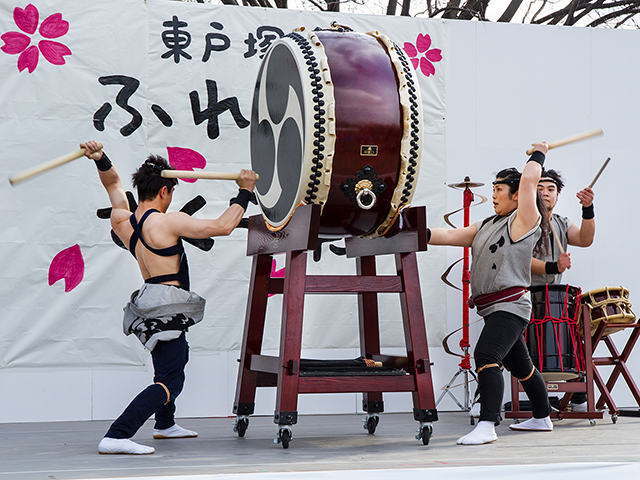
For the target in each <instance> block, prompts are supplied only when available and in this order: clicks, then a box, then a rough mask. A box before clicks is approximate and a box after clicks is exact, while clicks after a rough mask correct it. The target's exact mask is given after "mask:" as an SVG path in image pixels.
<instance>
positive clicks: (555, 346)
mask: <svg viewBox="0 0 640 480" xmlns="http://www.w3.org/2000/svg"><path fill="white" fill-rule="evenodd" d="M529 290H530V291H531V302H532V311H531V321H530V322H529V325H528V327H527V331H526V343H527V347H528V349H529V354H530V355H531V360H532V361H533V364H534V366H536V367H537V368H538V370H540V373H542V376H543V377H544V379H545V380H546V381H560V380H571V379H573V378H577V377H578V376H579V372H580V371H581V370H582V369H583V368H584V362H583V361H582V347H581V345H582V344H581V343H580V339H579V336H578V328H577V327H578V316H579V310H580V309H579V308H577V306H578V300H579V298H580V289H579V288H578V287H574V286H571V285H533V286H531V287H530V289H529Z"/></svg>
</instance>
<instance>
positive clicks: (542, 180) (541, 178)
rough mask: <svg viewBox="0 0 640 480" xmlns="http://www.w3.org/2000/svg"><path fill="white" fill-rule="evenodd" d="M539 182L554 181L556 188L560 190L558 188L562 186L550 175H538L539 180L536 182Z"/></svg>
mask: <svg viewBox="0 0 640 480" xmlns="http://www.w3.org/2000/svg"><path fill="white" fill-rule="evenodd" d="M540 182H551V183H555V185H556V187H557V188H558V190H560V188H562V187H561V186H560V184H559V182H558V181H557V180H556V179H555V178H552V177H540V180H538V183H540Z"/></svg>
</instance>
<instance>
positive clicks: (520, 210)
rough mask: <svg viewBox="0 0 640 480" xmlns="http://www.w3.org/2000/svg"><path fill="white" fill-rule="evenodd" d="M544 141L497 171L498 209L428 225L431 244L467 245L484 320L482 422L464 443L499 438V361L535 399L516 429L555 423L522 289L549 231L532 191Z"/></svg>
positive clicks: (479, 358) (479, 356) (478, 355)
mask: <svg viewBox="0 0 640 480" xmlns="http://www.w3.org/2000/svg"><path fill="white" fill-rule="evenodd" d="M548 148H549V146H548V145H547V143H546V142H543V143H537V144H534V152H533V154H532V155H531V157H530V158H529V161H528V162H527V164H526V166H525V168H524V170H523V172H522V174H520V173H519V172H518V170H516V169H515V168H511V169H505V170H502V171H501V172H498V174H497V175H496V180H495V182H493V195H492V200H493V208H494V211H495V213H496V215H494V216H493V217H489V218H487V219H485V220H484V221H482V222H477V223H475V224H473V225H471V226H469V227H466V228H458V229H443V228H436V229H432V230H429V233H430V239H429V243H430V244H432V245H452V246H459V247H471V255H472V264H471V294H472V303H474V304H475V306H476V307H477V309H478V314H479V315H481V316H482V317H484V321H485V325H484V328H483V329H482V333H481V334H480V337H479V339H478V342H477V345H476V347H475V351H474V359H475V364H476V372H477V373H478V393H479V395H480V404H481V409H480V421H479V422H478V424H477V425H476V427H475V429H474V430H473V431H472V432H471V433H469V434H467V435H465V436H463V437H461V438H459V439H458V441H457V443H458V444H461V445H480V444H484V443H491V442H494V441H496V440H497V438H498V436H497V435H496V432H495V426H496V425H498V424H499V422H500V410H501V406H502V397H503V394H504V379H503V376H502V369H503V368H504V367H506V368H507V370H509V371H510V372H511V373H512V374H513V375H514V376H515V377H516V378H518V379H519V380H520V382H521V384H522V386H523V388H524V390H525V392H526V393H527V395H528V397H529V400H530V401H531V404H532V410H533V418H531V419H529V420H527V421H525V422H522V423H520V424H518V425H517V429H519V430H542V431H550V430H553V424H552V423H551V419H550V416H549V415H550V414H551V406H550V405H549V399H548V396H547V389H546V385H545V383H544V379H543V378H542V375H541V374H540V372H539V371H538V370H537V369H536V368H535V367H534V365H533V363H532V361H531V357H530V356H529V351H528V349H527V346H526V344H525V342H524V332H525V330H526V327H527V324H528V322H529V318H530V317H531V299H530V295H529V292H528V290H527V287H528V286H529V285H530V284H531V257H532V255H533V250H534V249H535V248H543V245H544V244H545V240H546V238H547V236H546V235H547V232H548V217H546V215H542V213H543V210H544V207H543V205H542V202H541V201H539V199H538V193H537V185H538V181H539V180H540V174H541V173H542V166H543V164H544V160H545V154H546V153H547V150H548ZM511 427H514V425H511Z"/></svg>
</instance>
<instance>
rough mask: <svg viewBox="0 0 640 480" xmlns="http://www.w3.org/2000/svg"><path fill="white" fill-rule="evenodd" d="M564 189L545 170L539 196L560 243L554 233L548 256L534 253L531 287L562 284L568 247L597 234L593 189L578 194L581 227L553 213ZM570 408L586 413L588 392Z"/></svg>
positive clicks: (588, 242)
mask: <svg viewBox="0 0 640 480" xmlns="http://www.w3.org/2000/svg"><path fill="white" fill-rule="evenodd" d="M563 187H564V181H563V180H562V177H561V176H560V174H559V173H558V172H556V171H555V170H551V169H549V170H546V169H542V176H541V177H540V181H539V182H538V193H539V194H540V195H541V196H542V200H543V201H544V205H545V207H546V210H547V215H548V218H549V221H550V223H551V225H552V226H553V228H554V230H555V232H556V234H557V240H556V239H554V238H553V237H554V236H553V234H551V236H550V238H549V250H548V252H547V253H546V254H543V253H542V252H534V254H533V258H532V260H531V285H544V284H545V283H549V284H554V283H555V284H558V283H561V282H562V274H563V272H564V271H565V270H566V269H568V268H571V254H570V253H569V252H567V245H572V246H575V247H589V246H591V244H592V243H593V239H594V237H595V234H596V220H595V213H594V210H593V199H594V197H595V195H594V193H593V190H592V189H591V188H590V187H586V188H584V189H582V190H580V191H579V192H578V193H577V194H576V197H578V200H580V203H581V204H582V222H581V223H580V227H578V226H577V225H576V224H574V223H573V222H572V221H571V220H569V219H568V218H567V217H562V216H560V215H558V214H557V213H553V209H554V208H555V206H556V204H557V203H558V197H559V195H560V192H561V191H562V188H563ZM558 243H560V245H561V246H562V249H560V246H559V245H558ZM562 252H564V253H562ZM571 408H572V410H573V411H574V412H586V411H587V395H586V393H584V392H576V393H574V394H573V396H572V397H571Z"/></svg>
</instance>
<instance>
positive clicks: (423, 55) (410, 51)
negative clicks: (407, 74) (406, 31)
mask: <svg viewBox="0 0 640 480" xmlns="http://www.w3.org/2000/svg"><path fill="white" fill-rule="evenodd" d="M404 51H405V52H406V54H407V55H409V58H410V59H411V63H412V64H413V68H415V69H416V70H418V67H420V71H421V72H422V74H423V75H424V76H425V77H429V76H431V75H434V74H435V73H436V67H435V65H434V63H437V62H439V61H441V60H442V50H440V49H439V48H431V36H429V35H428V34H425V35H423V34H422V33H419V34H418V37H417V38H416V44H415V45H414V44H412V43H409V42H405V44H404Z"/></svg>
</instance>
